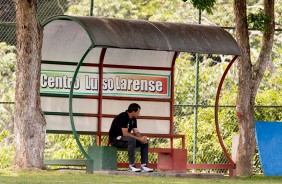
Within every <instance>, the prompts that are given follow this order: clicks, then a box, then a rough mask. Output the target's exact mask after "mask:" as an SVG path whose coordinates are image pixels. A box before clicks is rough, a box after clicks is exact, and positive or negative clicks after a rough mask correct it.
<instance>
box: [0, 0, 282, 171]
mask: <svg viewBox="0 0 282 184" xmlns="http://www.w3.org/2000/svg"><path fill="white" fill-rule="evenodd" d="M69 1H70V0H38V1H37V4H38V17H39V20H40V21H41V22H42V21H43V20H45V19H47V18H48V17H51V16H54V15H59V14H64V13H65V12H66V11H67V10H68V7H69ZM227 30H228V31H229V32H230V33H231V34H233V35H234V29H232V28H229V29H227ZM250 34H251V47H252V46H253V45H257V42H258V41H260V39H261V34H260V32H258V31H251V32H250ZM281 34H282V32H281V30H278V31H276V33H275V40H274V48H273V50H274V52H273V54H272V58H273V64H271V63H270V64H269V66H268V68H267V71H266V75H265V78H264V80H263V81H262V84H261V86H262V87H261V89H260V90H259V92H258V98H260V97H261V98H263V95H265V92H264V91H263V90H266V89H267V90H268V89H269V90H270V89H271V88H275V90H276V91H279V90H280V91H281V88H282V83H281V81H280V82H279V81H275V79H279V73H280V72H281V71H282V64H281V62H279V60H281V56H279V55H277V54H276V53H281V52H282V51H281V48H282V41H281V38H282V36H281ZM0 42H6V43H7V44H8V45H16V36H15V8H14V5H13V1H11V0H1V1H0ZM257 54H258V53H257V52H256V51H255V50H252V57H253V58H256V57H257ZM231 59H232V58H231V57H230V56H223V55H196V54H187V53H181V55H180V57H179V58H178V60H177V62H176V75H175V76H176V79H175V81H176V83H175V108H174V122H175V127H174V133H176V134H185V139H186V140H185V141H186V145H185V146H186V148H187V151H188V154H187V155H188V158H187V162H188V163H197V164H204V163H209V164H220V163H227V162H228V160H227V159H226V157H225V156H224V154H223V152H222V149H221V147H220V145H219V142H218V140H217V136H216V132H215V125H214V100H215V94H216V90H217V85H218V83H219V81H220V77H221V76H222V74H223V72H224V69H225V68H226V66H227V64H228V63H229V62H230V60H231ZM197 63H198V64H199V73H198V81H197V80H196V78H197V73H196V72H195V71H196V69H197V67H196V66H197ZM13 72H14V71H13ZM1 75H2V74H1ZM1 77H3V76H1ZM4 77H5V76H4ZM237 84H238V72H237V66H236V63H235V64H234V66H232V68H231V69H230V71H229V73H228V75H227V77H226V80H225V83H224V86H223V90H222V92H221V97H220V108H219V123H220V131H221V135H222V137H223V140H224V143H225V146H226V147H227V150H228V152H229V153H231V152H232V150H231V149H232V137H233V136H234V135H235V134H238V126H237V121H236V112H235V105H236V93H234V92H236V91H237V90H238V89H237ZM260 94H261V96H260ZM278 96H279V94H278ZM0 101H1V102H0V130H1V132H0V144H1V147H2V148H1V151H0V161H1V163H11V161H12V154H9V155H7V154H5V153H6V152H7V151H9V152H10V153H13V148H12V146H11V145H12V143H13V112H14V104H13V103H12V102H6V98H4V97H3V96H1V97H0ZM281 105H282V103H280V104H279V101H277V100H276V101H275V99H273V100H272V101H271V100H267V99H264V100H259V101H258V103H257V107H256V109H255V110H256V119H262V120H280V121H281V119H282V118H281V117H282V115H281V113H280V111H281V108H282V107H281ZM96 139H97V138H96V137H95V136H86V135H81V136H80V140H81V142H82V144H83V146H84V147H85V148H86V147H87V146H89V145H91V144H94V145H95V144H97V140H96ZM107 141H108V137H107V136H102V145H106V142H107ZM174 144H175V145H174V146H175V147H176V148H178V147H180V144H181V143H180V141H179V142H178V141H175V143H174ZM3 146H4V147H3ZM150 146H151V147H169V139H160V138H154V139H150ZM137 154H139V153H137ZM3 155H6V156H3ZM45 157H46V158H53V159H62V158H64V159H68V158H72V159H73V158H83V155H82V154H81V152H80V150H79V148H78V146H77V145H76V142H75V140H74V138H73V136H72V135H55V134H48V135H47V136H46V150H45ZM149 160H150V163H156V162H157V155H156V154H155V153H150V155H149ZM138 161H140V155H138V157H137V162H138ZM118 162H127V153H125V152H120V153H119V154H118ZM1 167H2V168H4V167H7V166H6V165H4V166H3V165H1ZM199 172H220V173H227V172H228V171H227V170H222V171H218V170H201V171H199ZM254 172H255V173H261V172H262V170H261V166H260V161H259V157H258V153H256V155H255V157H254Z"/></svg>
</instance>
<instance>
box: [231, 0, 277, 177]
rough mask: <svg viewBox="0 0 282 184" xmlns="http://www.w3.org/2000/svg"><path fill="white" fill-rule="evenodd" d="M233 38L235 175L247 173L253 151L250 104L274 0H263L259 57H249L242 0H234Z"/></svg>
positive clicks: (268, 42) (269, 38)
mask: <svg viewBox="0 0 282 184" xmlns="http://www.w3.org/2000/svg"><path fill="white" fill-rule="evenodd" d="M233 8H234V14H235V24H236V28H235V30H236V38H237V42H238V44H239V46H240V48H241V51H242V56H241V57H239V59H238V62H239V64H238V70H239V86H238V97H237V104H236V115H237V120H238V126H239V145H238V151H237V152H238V154H237V159H236V160H237V169H236V172H237V175H239V176H242V175H251V174H252V166H253V156H254V153H255V148H256V144H255V130H254V106H255V98H256V94H257V91H258V88H259V85H260V82H261V80H262V78H263V75H264V72H265V70H266V67H267V64H268V63H269V62H271V61H270V54H271V51H272V46H273V37H274V27H275V23H274V0H264V14H263V17H265V18H264V19H263V20H264V21H263V22H262V24H261V25H262V30H263V38H262V43H261V45H262V47H261V50H260V54H259V58H258V59H257V61H256V62H252V61H251V56H250V55H251V54H250V42H249V32H248V21H247V5H246V1H242V0H234V7H233ZM267 19H268V20H270V21H265V20H267Z"/></svg>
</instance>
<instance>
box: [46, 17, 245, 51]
mask: <svg viewBox="0 0 282 184" xmlns="http://www.w3.org/2000/svg"><path fill="white" fill-rule="evenodd" d="M53 20H72V21H75V22H77V23H79V24H80V25H81V26H82V27H83V28H84V29H85V30H86V31H87V33H88V35H89V37H90V39H91V42H92V44H93V47H114V48H124V49H142V50H162V51H179V52H192V53H207V54H226V55H240V54H241V52H240V49H239V46H238V44H237V43H236V41H235V40H234V38H233V37H232V36H231V35H230V34H229V33H228V32H227V31H225V30H224V29H223V28H220V27H217V26H207V25H192V24H180V23H169V22H150V21H144V20H125V19H112V18H102V17H70V16H58V17H53V18H51V19H49V20H47V22H46V23H45V25H46V24H48V23H49V22H51V21H53ZM67 29H71V27H69V28H67Z"/></svg>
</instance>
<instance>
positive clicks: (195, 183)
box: [0, 171, 282, 184]
mask: <svg viewBox="0 0 282 184" xmlns="http://www.w3.org/2000/svg"><path fill="white" fill-rule="evenodd" d="M0 183H1V184H13V183H18V184H26V183H28V184H29V183H35V184H39V183H42V184H47V183H50V184H51V183H52V184H58V183H63V184H65V183H66V184H94V183H95V184H100V183H101V184H112V183H120V184H123V183H125V184H126V183H131V184H136V183H142V184H151V183H153V184H154V183H156V184H162V183H165V184H179V183H191V184H204V183H207V184H254V183H255V184H265V183H267V184H270V183H282V177H263V176H253V177H243V178H232V179H231V178H224V179H195V178H174V177H172V178H168V177H150V176H121V175H106V174H105V175H101V174H86V173H77V172H57V171H40V172H19V173H15V172H2V173H0Z"/></svg>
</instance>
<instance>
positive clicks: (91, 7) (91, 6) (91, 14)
mask: <svg viewBox="0 0 282 184" xmlns="http://www.w3.org/2000/svg"><path fill="white" fill-rule="evenodd" d="M93 6H94V0H90V16H93Z"/></svg>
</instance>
